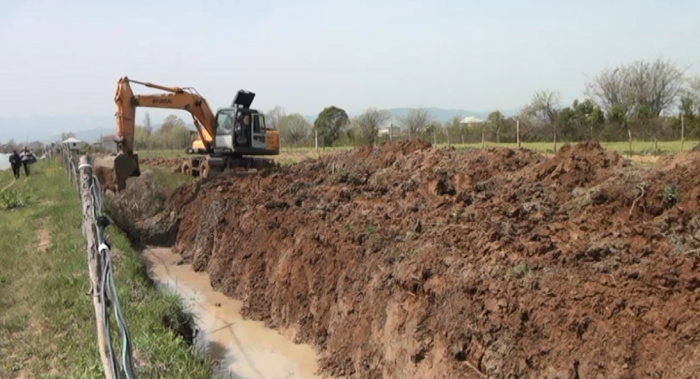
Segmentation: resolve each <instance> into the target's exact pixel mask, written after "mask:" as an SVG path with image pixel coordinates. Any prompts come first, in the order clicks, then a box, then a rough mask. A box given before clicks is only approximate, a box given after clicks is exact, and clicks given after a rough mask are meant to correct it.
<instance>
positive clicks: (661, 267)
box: [158, 141, 700, 378]
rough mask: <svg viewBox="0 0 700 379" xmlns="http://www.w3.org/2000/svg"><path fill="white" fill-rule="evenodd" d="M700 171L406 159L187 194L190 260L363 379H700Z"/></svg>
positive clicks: (371, 151)
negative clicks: (691, 378) (431, 378)
mask: <svg viewBox="0 0 700 379" xmlns="http://www.w3.org/2000/svg"><path fill="white" fill-rule="evenodd" d="M699 204H700V154H698V153H687V154H685V155H683V156H682V157H681V156H679V157H678V158H677V159H674V160H671V161H665V163H664V164H663V165H657V166H655V167H652V168H638V167H633V166H630V165H629V164H627V163H626V161H625V160H624V159H622V158H621V157H620V156H618V155H617V154H614V153H610V152H607V151H605V150H604V149H603V148H602V147H601V146H600V145H599V144H598V143H597V142H595V141H589V142H587V143H583V144H577V145H575V146H565V147H563V148H562V149H561V150H560V151H559V152H558V153H557V154H556V155H555V156H554V157H552V158H544V157H543V156H541V155H539V154H537V153H534V152H531V151H527V150H509V149H498V148H490V149H485V150H472V151H466V150H454V149H449V148H441V149H436V148H431V147H430V146H429V145H428V144H424V143H420V142H410V143H409V142H402V143H389V144H385V145H382V146H379V147H377V148H361V149H356V150H353V151H348V152H344V153H341V154H337V155H334V156H330V157H326V158H322V159H317V160H307V161H304V162H302V163H300V164H297V165H293V166H289V167H284V168H281V169H279V170H277V171H275V172H268V173H265V174H263V175H259V176H255V177H246V178H231V177H218V178H213V179H205V180H202V181H199V182H197V183H195V184H193V185H189V186H185V187H181V188H180V189H179V190H178V191H176V193H175V194H174V195H173V196H172V197H171V198H170V200H169V204H168V205H167V206H166V210H165V211H164V212H161V213H160V214H159V217H160V219H159V220H158V223H159V224H160V225H167V227H168V228H173V229H174V230H175V231H176V232H177V235H176V240H175V245H174V249H175V250H176V251H177V252H179V253H181V254H182V256H183V257H184V258H185V260H187V261H190V262H192V263H193V265H194V267H195V269H197V270H206V271H208V272H209V274H210V275H211V280H212V284H213V286H214V287H215V288H216V289H218V290H220V291H222V292H224V293H226V294H227V295H230V296H232V297H235V298H238V299H241V300H242V301H243V303H244V308H243V313H244V314H245V315H247V316H249V317H251V318H254V319H259V320H264V321H265V322H266V323H267V324H268V325H270V326H272V327H275V328H278V329H280V330H282V331H284V332H285V333H287V334H289V335H292V336H293V337H294V338H295V340H297V341H300V342H309V343H312V344H314V345H315V346H317V347H318V348H319V349H320V350H321V351H322V352H323V354H324V355H323V356H324V358H323V359H322V362H321V368H322V371H323V372H324V373H326V374H332V375H337V376H347V377H357V378H382V377H387V378H389V377H396V378H427V377H435V378H479V377H485V376H489V377H493V378H506V377H508V378H520V377H536V378H540V377H546V378H578V377H586V378H588V377H605V378H623V377H663V378H676V377H683V378H690V377H698V376H699V375H700V359H698V358H699V356H698V346H700V345H699V344H700V318H698V317H697V314H698V312H699V311H700V291H699V288H700V279H698V278H699V277H700V275H698V274H699V272H698V271H699V269H698V268H699V267H700V255H699V254H698V253H697V251H698V247H700V221H699V220H698V218H699V216H700V215H699V213H698V205H699Z"/></svg>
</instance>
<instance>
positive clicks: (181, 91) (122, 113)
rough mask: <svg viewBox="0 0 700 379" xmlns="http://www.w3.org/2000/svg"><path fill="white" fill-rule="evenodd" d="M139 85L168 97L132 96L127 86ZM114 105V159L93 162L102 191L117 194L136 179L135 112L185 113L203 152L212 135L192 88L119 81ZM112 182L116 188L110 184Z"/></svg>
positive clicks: (210, 119)
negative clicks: (115, 129)
mask: <svg viewBox="0 0 700 379" xmlns="http://www.w3.org/2000/svg"><path fill="white" fill-rule="evenodd" d="M130 83H136V84H141V85H143V86H146V87H150V88H155V89H159V90H162V91H165V92H168V93H164V94H156V95H134V92H133V91H132V90H131V84H130ZM114 102H115V104H116V105H117V113H116V119H117V141H116V142H117V155H116V156H115V157H109V158H107V157H101V158H99V157H98V158H97V159H95V162H93V165H94V166H95V170H96V173H97V176H98V178H99V179H100V181H101V182H103V183H107V184H106V185H105V187H106V188H108V189H112V190H115V189H116V190H118V191H121V190H123V189H124V188H125V187H126V179H127V178H129V177H132V176H139V175H141V172H140V170H139V165H138V156H137V154H135V153H134V136H135V134H136V133H135V129H136V121H135V117H136V108H137V107H149V108H169V109H182V110H185V111H187V112H189V113H190V114H191V115H192V119H193V120H194V125H195V127H196V129H197V133H198V134H199V138H200V140H201V141H202V143H203V144H204V147H205V149H207V150H208V149H209V148H210V146H211V143H212V141H213V136H214V135H215V133H216V120H215V116H214V114H213V112H212V111H211V108H210V107H209V104H208V103H207V101H206V99H204V98H203V97H202V96H200V95H199V94H198V93H197V92H196V91H195V90H194V89H192V88H180V87H165V86H161V85H158V84H153V83H142V82H138V81H135V80H130V79H129V78H128V77H123V78H120V79H119V82H118V83H117V90H116V93H115V95H114ZM115 181H116V188H114V187H115V186H114V185H111V183H113V182H115Z"/></svg>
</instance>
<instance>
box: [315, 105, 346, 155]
mask: <svg viewBox="0 0 700 379" xmlns="http://www.w3.org/2000/svg"><path fill="white" fill-rule="evenodd" d="M349 123H350V119H349V118H348V114H347V113H345V111H344V110H342V109H340V108H337V107H335V106H330V107H327V108H325V109H324V110H322V111H321V113H319V114H318V117H317V118H316V121H314V129H315V130H317V131H318V134H319V136H320V137H321V140H322V143H323V146H332V145H333V143H334V142H335V141H337V140H338V138H340V135H341V134H342V132H343V128H344V127H345V126H346V125H348V124H349Z"/></svg>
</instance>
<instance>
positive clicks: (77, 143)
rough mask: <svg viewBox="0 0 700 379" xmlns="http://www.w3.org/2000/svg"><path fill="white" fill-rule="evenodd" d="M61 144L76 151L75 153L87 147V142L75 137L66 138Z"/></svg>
mask: <svg viewBox="0 0 700 379" xmlns="http://www.w3.org/2000/svg"><path fill="white" fill-rule="evenodd" d="M61 144H63V145H65V146H67V147H68V150H74V151H78V150H80V149H81V148H82V147H84V146H85V142H83V141H81V140H79V139H77V138H75V137H70V138H66V140H65V141H63V142H61Z"/></svg>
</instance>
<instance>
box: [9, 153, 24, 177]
mask: <svg viewBox="0 0 700 379" xmlns="http://www.w3.org/2000/svg"><path fill="white" fill-rule="evenodd" d="M21 165H22V161H21V159H20V157H19V154H17V149H15V150H13V151H12V154H10V166H12V174H13V175H14V176H15V180H17V179H19V168H20V166H21Z"/></svg>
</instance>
